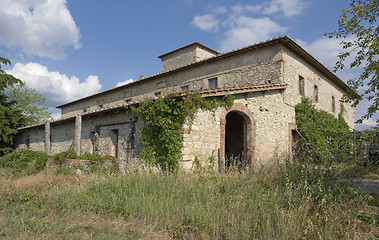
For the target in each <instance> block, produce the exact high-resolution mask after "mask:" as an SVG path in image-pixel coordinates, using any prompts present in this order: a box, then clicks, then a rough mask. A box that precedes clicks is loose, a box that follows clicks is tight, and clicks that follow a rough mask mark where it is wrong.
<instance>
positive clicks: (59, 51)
mask: <svg viewBox="0 0 379 240" xmlns="http://www.w3.org/2000/svg"><path fill="white" fill-rule="evenodd" d="M79 39H80V33H79V29H78V27H77V26H76V24H75V22H74V20H73V18H72V16H71V14H70V12H69V10H68V9H67V6H66V0H1V7H0V44H3V45H5V46H6V47H15V46H16V47H21V48H22V49H23V51H24V52H25V53H26V54H27V55H36V56H39V57H49V58H52V59H64V58H65V57H66V53H65V48H66V47H69V46H72V47H74V48H75V49H76V48H79V47H80V43H79Z"/></svg>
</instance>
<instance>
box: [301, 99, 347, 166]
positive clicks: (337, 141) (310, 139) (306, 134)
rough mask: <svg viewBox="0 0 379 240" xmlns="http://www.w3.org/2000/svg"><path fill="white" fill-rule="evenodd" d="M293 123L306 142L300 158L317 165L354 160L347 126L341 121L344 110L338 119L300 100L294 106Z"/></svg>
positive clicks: (310, 102) (307, 100)
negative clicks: (294, 115) (294, 118)
mask: <svg viewBox="0 0 379 240" xmlns="http://www.w3.org/2000/svg"><path fill="white" fill-rule="evenodd" d="M295 111H296V124H297V127H298V130H299V132H300V134H301V135H302V137H303V138H304V139H303V140H305V142H303V144H302V147H301V150H300V153H299V156H300V157H301V158H303V159H306V160H313V161H317V162H324V163H327V162H331V161H347V160H349V159H351V158H352V157H353V152H354V151H353V142H352V138H351V133H350V131H349V125H348V124H347V123H346V121H345V120H344V118H343V116H342V115H343V114H342V113H343V111H344V110H343V107H341V112H340V114H339V115H338V118H335V117H334V116H333V115H332V114H330V113H328V112H326V111H324V110H318V109H316V108H315V106H314V104H313V103H312V101H311V100H310V99H309V98H306V97H303V98H302V100H301V103H299V104H297V105H296V107H295Z"/></svg>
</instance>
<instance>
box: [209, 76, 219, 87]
mask: <svg viewBox="0 0 379 240" xmlns="http://www.w3.org/2000/svg"><path fill="white" fill-rule="evenodd" d="M208 88H209V89H216V88H217V78H216V77H215V78H211V79H208Z"/></svg>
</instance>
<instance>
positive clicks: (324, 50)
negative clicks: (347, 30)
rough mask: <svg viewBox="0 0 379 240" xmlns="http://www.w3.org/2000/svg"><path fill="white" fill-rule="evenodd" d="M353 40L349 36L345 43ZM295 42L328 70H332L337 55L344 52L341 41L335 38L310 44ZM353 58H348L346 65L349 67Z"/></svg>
mask: <svg viewBox="0 0 379 240" xmlns="http://www.w3.org/2000/svg"><path fill="white" fill-rule="evenodd" d="M354 39H355V37H352V36H350V37H348V38H347V39H346V41H354ZM296 42H298V43H299V44H300V45H301V46H302V47H303V48H304V49H305V50H307V51H308V52H309V53H311V54H312V55H313V56H314V57H315V58H316V59H317V60H319V61H320V62H322V63H323V64H324V65H325V66H326V67H328V68H330V69H332V68H333V67H334V64H335V63H336V62H337V61H338V57H337V56H338V54H339V53H341V52H343V51H344V49H343V48H342V45H341V44H340V43H341V40H340V39H335V38H327V37H322V38H320V39H316V40H315V41H313V42H311V43H307V42H304V41H302V40H300V39H297V40H296ZM353 58H354V56H352V57H349V58H348V59H347V62H346V65H349V64H350V62H351V61H352V59H353Z"/></svg>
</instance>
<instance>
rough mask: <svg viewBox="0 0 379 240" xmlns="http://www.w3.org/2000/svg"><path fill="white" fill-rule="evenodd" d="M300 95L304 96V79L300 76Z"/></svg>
mask: <svg viewBox="0 0 379 240" xmlns="http://www.w3.org/2000/svg"><path fill="white" fill-rule="evenodd" d="M299 94H300V95H302V96H304V78H303V77H302V76H300V75H299Z"/></svg>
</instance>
